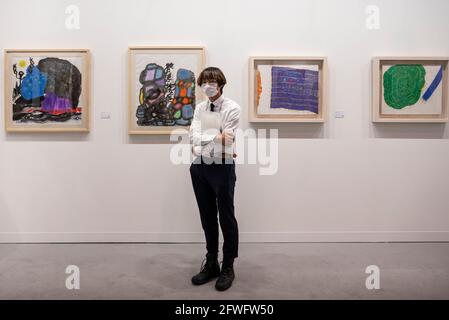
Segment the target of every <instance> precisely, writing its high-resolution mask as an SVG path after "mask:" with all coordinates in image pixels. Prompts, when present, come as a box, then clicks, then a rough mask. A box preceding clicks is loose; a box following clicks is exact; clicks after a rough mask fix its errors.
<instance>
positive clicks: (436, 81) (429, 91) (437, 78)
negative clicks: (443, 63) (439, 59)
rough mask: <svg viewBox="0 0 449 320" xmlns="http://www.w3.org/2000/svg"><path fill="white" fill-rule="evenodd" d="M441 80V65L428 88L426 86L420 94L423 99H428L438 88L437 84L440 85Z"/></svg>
mask: <svg viewBox="0 0 449 320" xmlns="http://www.w3.org/2000/svg"><path fill="white" fill-rule="evenodd" d="M442 80H443V67H440V70H439V71H438V73H437V75H436V76H435V79H433V81H432V83H431V84H430V86H429V88H427V90H426V92H425V93H424V95H423V96H422V98H423V99H424V100H425V101H427V100H429V99H430V97H431V96H432V95H433V93H434V92H435V90H436V89H437V88H438V86H439V85H440V83H441V81H442Z"/></svg>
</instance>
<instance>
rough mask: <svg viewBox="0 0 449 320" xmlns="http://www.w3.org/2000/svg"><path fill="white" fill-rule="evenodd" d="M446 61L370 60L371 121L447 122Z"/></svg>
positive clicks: (387, 58)
mask: <svg viewBox="0 0 449 320" xmlns="http://www.w3.org/2000/svg"><path fill="white" fill-rule="evenodd" d="M448 61H449V58H428V57H427V58H424V57H423V58H412V57H408V58H404V57H377V58H374V59H373V63H372V68H373V71H372V76H373V101H372V111H373V122H447V120H448V92H447V90H448V68H447V67H448Z"/></svg>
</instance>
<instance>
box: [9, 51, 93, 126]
mask: <svg viewBox="0 0 449 320" xmlns="http://www.w3.org/2000/svg"><path fill="white" fill-rule="evenodd" d="M89 82H90V53H89V50H86V49H82V50H78V49H74V50H72V49H70V50H69V49H64V50H5V129H6V131H7V132H64V131H80V132H87V131H89V111H90V110H89V105H90V96H89V94H90V93H89Z"/></svg>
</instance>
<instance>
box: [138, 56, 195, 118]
mask: <svg viewBox="0 0 449 320" xmlns="http://www.w3.org/2000/svg"><path fill="white" fill-rule="evenodd" d="M173 69H174V64H173V63H171V62H168V63H166V64H165V66H161V65H159V64H156V63H149V64H147V65H146V67H145V69H144V70H142V71H141V73H140V77H139V82H140V83H141V85H142V87H141V88H140V92H139V103H140V105H139V106H138V107H137V110H136V118H137V120H136V122H137V125H138V126H175V125H176V126H189V125H190V123H191V122H192V118H193V112H194V107H195V75H194V73H193V72H192V71H190V70H187V69H182V68H180V69H178V70H177V72H176V79H174V78H173V74H172V70H173Z"/></svg>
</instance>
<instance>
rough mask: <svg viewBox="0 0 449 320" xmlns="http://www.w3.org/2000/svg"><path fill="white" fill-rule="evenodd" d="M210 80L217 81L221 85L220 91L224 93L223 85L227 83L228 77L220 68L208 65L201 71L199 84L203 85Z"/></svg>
mask: <svg viewBox="0 0 449 320" xmlns="http://www.w3.org/2000/svg"><path fill="white" fill-rule="evenodd" d="M208 81H216V82H217V83H218V86H219V87H220V92H221V93H223V87H224V85H225V84H226V77H225V75H224V74H223V72H222V71H221V70H220V69H219V68H217V67H208V68H206V69H204V70H203V71H201V73H200V75H199V76H198V80H197V83H198V85H199V86H201V85H202V84H203V83H205V82H208Z"/></svg>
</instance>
